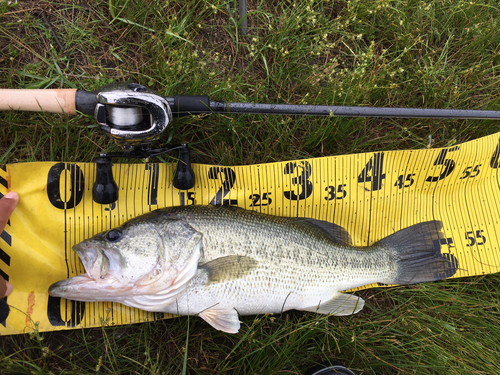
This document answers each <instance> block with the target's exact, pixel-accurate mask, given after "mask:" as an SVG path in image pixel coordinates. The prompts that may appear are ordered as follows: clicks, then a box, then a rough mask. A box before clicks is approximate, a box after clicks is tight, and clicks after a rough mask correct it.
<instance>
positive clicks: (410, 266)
mask: <svg viewBox="0 0 500 375" xmlns="http://www.w3.org/2000/svg"><path fill="white" fill-rule="evenodd" d="M442 228H443V223H442V222H441V221H427V222H423V223H419V224H415V225H412V226H411V227H408V228H405V229H402V230H400V231H398V232H396V233H394V234H392V235H390V236H388V237H386V238H384V239H382V240H380V241H378V242H377V243H376V244H375V245H381V246H383V247H385V248H389V249H391V250H392V251H394V258H395V261H396V264H397V268H398V274H397V276H396V278H395V279H394V281H393V283H394V284H416V283H422V282H426V281H435V280H441V279H446V278H447V277H451V276H453V275H454V274H455V272H457V270H458V260H457V258H455V257H454V256H453V255H452V254H450V253H446V254H442V253H441V244H443V243H447V242H446V240H445V238H444V235H443V233H442V232H441V229H442Z"/></svg>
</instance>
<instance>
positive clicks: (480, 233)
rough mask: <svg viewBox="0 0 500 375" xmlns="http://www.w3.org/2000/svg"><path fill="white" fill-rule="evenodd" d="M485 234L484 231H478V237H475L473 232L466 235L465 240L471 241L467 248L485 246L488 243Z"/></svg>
mask: <svg viewBox="0 0 500 375" xmlns="http://www.w3.org/2000/svg"><path fill="white" fill-rule="evenodd" d="M483 232H484V231H483V230H482V229H481V230H476V236H474V232H473V231H469V232H467V233H465V239H467V240H469V243H468V244H467V245H466V246H469V247H470V246H474V245H484V244H485V243H486V237H485V236H483ZM478 239H479V241H478Z"/></svg>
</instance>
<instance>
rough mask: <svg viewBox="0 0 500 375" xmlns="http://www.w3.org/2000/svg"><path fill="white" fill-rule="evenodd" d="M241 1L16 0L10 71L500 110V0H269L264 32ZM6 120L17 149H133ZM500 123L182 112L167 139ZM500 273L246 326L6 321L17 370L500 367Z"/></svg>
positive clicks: (276, 137)
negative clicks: (20, 328)
mask: <svg viewBox="0 0 500 375" xmlns="http://www.w3.org/2000/svg"><path fill="white" fill-rule="evenodd" d="M75 3H77V2H75ZM236 10H237V2H235V1H226V0H206V1H201V0H186V1H168V2H165V1H153V0H138V1H129V0H110V1H109V2H100V3H94V2H92V3H91V4H84V3H80V4H79V5H76V4H73V3H70V2H63V1H31V2H22V3H19V4H11V5H9V4H8V2H5V1H3V2H0V87H2V88H49V87H50V88H58V87H64V88H69V87H78V88H84V89H86V90H94V89H97V88H99V87H101V86H103V85H105V84H108V83H110V82H114V81H133V82H138V83H141V84H144V85H146V86H149V87H151V88H153V89H155V90H157V91H158V92H159V93H161V94H164V95H173V94H209V95H210V96H211V98H212V99H214V100H227V101H253V102H284V103H309V104H332V105H370V106H393V107H395V106H400V107H426V108H457V109H496V110H498V109H499V104H500V74H499V70H500V47H499V46H500V33H499V32H498V30H499V29H500V17H499V16H500V14H499V13H500V12H499V7H498V2H496V1H480V2H469V1H462V0H441V1H430V0H422V1H416V0H406V1H402V0H395V1H388V0H377V1H361V0H350V1H333V0H330V1H314V0H313V1H309V0H295V1H293V0H283V1H260V0H252V1H250V2H249V10H250V11H251V14H250V15H249V17H248V22H249V29H248V34H249V35H248V36H247V37H244V36H242V35H240V34H239V32H238V28H237V24H238V20H237V11H236ZM40 11H45V12H46V14H47V18H48V19H49V20H50V22H51V26H52V28H53V30H54V32H55V33H56V35H57V36H58V38H59V39H60V41H61V44H62V45H63V46H64V48H65V51H66V52H64V51H62V50H61V49H60V48H59V47H58V45H57V43H56V42H55V39H54V37H53V35H52V33H51V31H50V29H49V27H48V25H47V24H46V23H45V22H44V21H43V19H42V17H41V16H40ZM0 123H1V125H2V126H1V127H0V158H1V160H0V161H1V162H2V163H16V162H27V161H44V160H51V161H82V162H90V161H92V160H94V158H95V157H96V156H97V155H98V153H99V152H100V151H107V152H112V151H117V150H118V148H117V146H116V145H115V144H114V143H113V141H111V140H110V139H109V138H107V137H105V136H103V135H102V134H101V133H100V132H99V130H98V128H97V127H96V126H95V125H94V122H93V121H92V120H91V119H88V118H85V117H83V116H77V117H74V118H68V117H65V116H61V115H51V114H38V113H16V112H3V113H0ZM498 130H499V128H498V123H497V122H494V121H476V120H475V121H473V120H425V119H398V120H395V119H362V118H353V119H349V118H334V119H331V118H301V117H291V116H257V115H255V116H211V117H208V118H200V117H192V118H183V119H181V120H179V121H176V122H175V123H174V124H172V125H171V127H170V129H169V130H167V133H168V134H167V135H166V137H165V138H166V139H168V138H171V142H172V143H180V142H190V143H191V145H192V150H193V151H192V153H193V159H194V161H195V162H198V163H208V164H227V165H237V164H250V163H265V162H272V161H282V160H291V159H297V158H308V157H319V156H327V155H342V154H348V153H357V152H366V151H373V150H391V149H420V148H425V147H429V146H432V147H444V146H451V145H453V144H456V143H460V142H464V141H467V140H470V139H475V138H479V137H481V136H484V135H488V134H492V133H495V132H498ZM429 136H431V138H432V140H433V143H432V144H431V145H429ZM499 285H500V279H499V276H498V275H488V276H484V277H476V278H470V279H459V280H451V281H443V282H438V283H429V284H423V285H418V286H414V287H411V288H407V287H395V288H390V289H371V290H367V291H363V292H361V294H362V296H363V297H364V298H365V299H366V300H367V307H365V310H363V312H361V313H360V314H358V315H356V316H350V317H341V318H338V317H331V318H330V317H323V316H318V315H315V314H310V313H301V312H288V313H285V314H282V315H274V316H258V317H245V318H243V329H242V330H241V332H240V333H239V334H237V335H226V334H221V333H219V332H216V331H215V330H213V329H212V328H211V327H209V326H208V325H207V324H205V323H204V322H202V321H201V320H200V319H198V318H195V317H191V318H190V319H189V320H188V319H187V318H177V319H173V320H167V321H160V322H154V323H146V324H140V325H132V326H123V327H105V328H102V329H88V330H74V331H66V332H54V333H34V334H32V335H18V336H11V337H2V338H1V339H0V371H1V372H4V373H5V372H7V371H11V372H16V371H17V372H23V373H35V374H49V373H53V374H60V373H74V374H82V373H94V372H99V373H123V374H125V373H127V374H128V373H132V374H135V373H137V374H160V373H162V374H163V373H166V374H177V373H181V372H183V367H184V366H186V369H185V371H186V372H187V373H201V374H204V373H235V374H251V373H259V374H271V373H273V374H274V373H282V374H285V373H287V374H290V373H303V372H304V371H305V369H307V368H308V367H311V366H312V365H314V364H315V363H318V362H322V361H325V360H340V361H342V362H344V364H345V365H347V366H349V367H350V368H352V369H353V370H354V371H355V372H356V373H357V374H443V373H446V374H465V373H468V374H469V373H473V374H500V366H499V363H500V354H499V353H500V347H499V345H498V337H500V329H499V327H500V324H499V323H500V322H499V311H498V309H499V308H498V300H499V297H500V292H499Z"/></svg>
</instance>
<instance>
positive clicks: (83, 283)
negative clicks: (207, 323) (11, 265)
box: [49, 212, 202, 309]
mask: <svg viewBox="0 0 500 375" xmlns="http://www.w3.org/2000/svg"><path fill="white" fill-rule="evenodd" d="M201 244H202V234H201V233H199V232H197V231H196V230H195V229H194V228H193V227H191V226H190V225H189V224H188V223H187V222H185V221H184V220H183V219H182V218H181V217H178V216H176V215H175V214H168V213H167V214H163V213H158V212H152V213H150V214H146V215H143V216H140V217H139V218H137V219H133V220H130V221H128V222H126V223H125V224H123V225H122V226H120V227H117V228H113V229H111V230H108V231H105V232H102V233H99V234H97V235H95V236H93V237H92V238H89V239H87V240H84V241H83V242H80V243H78V244H76V245H75V246H74V247H73V250H74V251H75V252H76V253H77V254H78V256H79V258H80V260H81V262H82V264H83V266H84V268H85V271H86V273H85V274H83V275H79V276H74V277H71V278H69V279H66V280H62V281H59V282H57V283H55V284H52V285H51V286H50V288H49V294H50V295H52V296H54V297H63V298H67V299H73V300H77V301H115V302H121V303H125V304H128V305H134V303H133V302H130V299H131V298H134V297H137V296H145V295H164V296H165V299H164V301H163V302H162V303H161V304H165V303H167V300H168V299H169V298H170V299H171V298H173V297H174V296H175V295H176V294H178V293H179V292H180V291H182V290H183V289H184V288H185V286H186V284H187V282H188V281H189V280H190V279H191V278H192V277H194V275H195V274H196V270H197V267H198V261H199V259H200V258H201V256H202V248H201ZM127 301H129V303H127ZM140 307H141V308H143V309H144V306H140Z"/></svg>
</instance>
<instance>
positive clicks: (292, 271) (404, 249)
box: [50, 206, 458, 333]
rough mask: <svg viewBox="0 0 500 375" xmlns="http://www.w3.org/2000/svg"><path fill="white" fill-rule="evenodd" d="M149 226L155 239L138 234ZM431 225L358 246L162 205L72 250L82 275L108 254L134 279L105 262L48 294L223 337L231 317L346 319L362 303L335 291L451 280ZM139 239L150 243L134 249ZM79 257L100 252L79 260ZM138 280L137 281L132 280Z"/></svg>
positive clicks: (313, 225) (271, 220)
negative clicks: (186, 323) (99, 273)
mask: <svg viewBox="0 0 500 375" xmlns="http://www.w3.org/2000/svg"><path fill="white" fill-rule="evenodd" d="M151 226H153V227H154V228H155V233H156V234H153V233H152V232H151V230H149V231H148V230H141V228H151ZM441 228H442V224H441V223H440V222H437V221H430V222H424V223H419V224H415V225H414V226H412V227H409V228H406V229H403V230H401V231H398V232H396V233H394V234H392V235H391V236H389V237H387V238H385V239H382V240H381V241H379V242H377V243H375V244H374V245H372V246H370V247H367V248H359V247H353V246H352V245H350V244H349V241H350V236H349V234H348V233H347V232H346V231H345V230H344V229H342V228H341V227H339V226H337V225H335V224H332V223H328V222H324V221H319V220H311V219H302V218H286V217H276V216H271V215H266V214H261V213H258V212H254V211H246V210H243V209H240V208H236V207H230V206H182V207H171V208H164V209H160V210H156V211H154V212H151V213H148V214H145V215H143V216H140V217H138V218H136V219H133V220H131V221H129V222H127V223H125V224H123V225H122V226H121V227H118V228H116V229H113V230H114V231H116V232H114V233H113V236H111V238H112V239H113V241H110V240H109V239H108V237H110V236H109V235H107V234H106V233H108V234H109V233H110V232H111V231H109V232H105V233H103V234H99V235H97V236H94V237H93V238H91V239H89V240H86V241H84V242H83V243H82V244H79V245H76V246H75V250H76V251H78V252H79V254H81V259H82V262H83V263H84V266H85V269H86V270H95V269H100V268H99V267H98V266H99V264H97V265H96V264H95V262H105V261H106V257H108V258H109V257H111V256H112V255H113V254H116V253H117V252H118V253H120V257H122V258H123V259H128V258H133V259H134V261H135V263H136V267H137V269H136V270H135V271H134V273H132V271H130V272H129V273H127V272H128V271H127V269H119V270H116V269H114V267H119V266H120V264H119V263H117V262H113V261H112V260H111V261H110V264H111V265H110V267H109V270H108V272H107V274H106V275H104V277H101V278H100V279H98V280H95V278H94V279H92V278H91V277H87V279H90V280H87V279H85V278H84V277H82V276H78V277H77V279H75V281H72V279H71V278H70V279H68V280H63V281H60V282H58V283H56V284H54V285H53V286H51V288H50V293H51V295H54V296H61V297H65V298H69V299H77V300H85V301H95V300H106V301H116V302H121V303H124V304H126V305H129V306H133V307H138V308H142V309H144V310H148V311H160V312H168V313H174V314H181V315H199V316H200V317H201V318H203V319H204V320H206V321H207V322H208V323H209V324H211V325H212V326H213V327H215V328H216V329H219V330H223V331H225V332H229V333H234V332H237V331H238V330H239V328H240V322H239V319H238V314H240V315H252V314H263V313H281V312H283V311H286V310H290V309H297V310H304V311H313V312H318V313H323V314H333V315H348V314H353V313H357V312H358V311H359V310H361V308H362V307H363V304H364V301H363V300H362V299H361V298H359V297H356V296H353V295H350V294H346V293H339V292H341V291H345V290H348V289H351V288H355V287H359V286H363V285H366V284H371V283H374V282H379V283H386V284H393V283H408V284H411V283H415V282H423V281H434V280H438V279H440V278H443V277H449V276H452V275H453V274H454V273H455V272H456V270H457V269H458V263H457V262H456V261H452V260H451V259H450V256H449V255H447V256H445V255H443V254H441V248H440V245H439V244H440V241H439V239H440V238H442V237H443V235H442V233H441ZM117 233H119V238H116V237H117V236H118V235H117ZM141 243H149V244H150V245H149V247H148V248H141V249H138V248H136V247H137V246H141V245H140V244H141ZM85 251H91V252H92V253H93V254H94V253H96V254H104V256H100V257H96V256H93V257H91V256H85V254H84V252H85ZM155 251H157V252H158V253H155ZM132 254H133V256H132ZM141 254H144V257H145V259H155V258H154V257H155V256H156V257H157V258H158V259H159V261H158V264H156V265H155V266H154V267H153V268H152V269H151V270H148V267H150V266H149V265H148V263H147V262H144V264H142V263H141V262H140V260H139V261H138V260H137V256H138V255H141ZM153 271H154V272H153ZM117 274H119V275H120V277H121V280H120V281H119V282H121V283H122V286H120V284H119V283H118V285H117V280H116V278H114V275H117ZM138 274H140V275H144V277H143V279H141V280H137V277H136V275H138ZM132 276H134V277H135V279H134V277H132ZM127 277H128V283H127ZM113 288H114V289H113Z"/></svg>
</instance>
